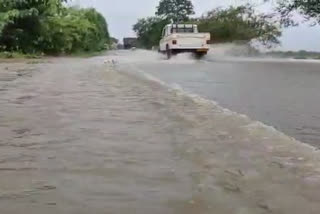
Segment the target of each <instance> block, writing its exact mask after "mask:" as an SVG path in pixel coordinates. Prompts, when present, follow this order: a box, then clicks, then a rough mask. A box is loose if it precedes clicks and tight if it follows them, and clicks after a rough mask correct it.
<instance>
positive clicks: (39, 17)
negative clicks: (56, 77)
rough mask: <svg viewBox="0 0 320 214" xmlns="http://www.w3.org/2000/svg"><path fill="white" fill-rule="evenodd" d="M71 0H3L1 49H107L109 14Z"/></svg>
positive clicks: (46, 51) (57, 51)
mask: <svg viewBox="0 0 320 214" xmlns="http://www.w3.org/2000/svg"><path fill="white" fill-rule="evenodd" d="M66 2H67V0H0V51H2V52H3V51H8V52H20V53H24V54H39V53H44V54H50V55H51V54H54V55H55V54H70V53H75V52H91V51H100V50H103V49H106V48H107V46H108V45H109V43H110V36H109V32H108V26H107V22H106V20H105V18H104V17H103V16H102V15H101V14H100V13H98V12H97V11H96V10H95V9H80V8H75V7H67V6H66V5H65V3H66Z"/></svg>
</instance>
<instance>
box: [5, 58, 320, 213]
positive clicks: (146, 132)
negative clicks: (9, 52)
mask: <svg viewBox="0 0 320 214" xmlns="http://www.w3.org/2000/svg"><path fill="white" fill-rule="evenodd" d="M113 59H116V60H117V63H116V64H113V63H112V60H113ZM146 59H148V56H147V55H146ZM137 66H138V67H137ZM139 66H143V65H142V64H140V62H138V61H137V60H136V58H135V56H129V55H127V56H124V57H123V55H122V53H121V54H120V53H110V54H109V56H106V57H97V58H92V59H67V58H66V59H63V58H62V59H50V60H48V61H47V62H42V63H41V62H40V63H27V64H26V63H15V64H11V63H1V64H0V136H1V139H0V212H1V214H16V213H32V214H42V213H48V214H51V213H52V214H55V213H63V214H64V213H65V214H66V213H77V214H87V213H96V214H99V213H101V214H105V213H110V214H123V213H137V214H141V213H153V214H163V213H166V214H179V213H181V214H195V213H197V214H199V213H201V214H206V213H208V214H209V213H210V214H211V213H230V214H242V213H244V214H256V213H258V214H260V213H261V214H265V213H279V214H282V213H283V214H301V213H308V214H318V213H319V211H320V203H319V202H320V192H319V191H318V189H319V187H320V158H319V153H318V151H316V150H315V149H314V148H312V147H309V146H307V145H304V144H301V143H299V142H297V141H295V140H294V139H292V138H290V137H287V136H285V135H284V134H282V133H280V132H278V131H276V130H274V129H273V128H271V127H267V126H265V125H263V124H262V123H259V122H254V121H252V120H250V119H249V118H247V117H245V116H243V115H238V114H236V113H232V112H230V111H228V110H226V109H223V108H221V107H220V106H218V105H216V104H214V103H211V102H208V101H206V100H204V99H201V98H199V97H193V96H189V95H187V94H185V93H184V92H183V91H181V90H176V89H172V88H168V87H165V85H164V84H161V83H160V82H158V81H156V80H152V77H150V76H149V77H148V76H146V75H142V76H144V77H142V76H140V75H138V73H139V72H137V71H138V70H139V69H138V68H139ZM191 66H193V65H191V64H190V67H191ZM153 71H154V70H153ZM150 72H152V71H150ZM140 74H141V73H140Z"/></svg>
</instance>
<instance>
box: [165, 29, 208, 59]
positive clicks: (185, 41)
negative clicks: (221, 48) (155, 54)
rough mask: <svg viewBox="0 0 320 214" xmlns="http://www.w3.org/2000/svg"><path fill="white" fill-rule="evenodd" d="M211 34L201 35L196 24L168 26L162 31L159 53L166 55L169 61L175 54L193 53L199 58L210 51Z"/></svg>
mask: <svg viewBox="0 0 320 214" xmlns="http://www.w3.org/2000/svg"><path fill="white" fill-rule="evenodd" d="M210 40H211V38H210V33H199V32H198V26H197V25H194V24H168V25H166V26H165V28H164V29H163V31H162V39H161V40H160V45H159V51H160V52H161V53H166V54H167V57H168V59H170V58H171V56H172V55H173V54H178V53H184V52H191V53H194V54H195V55H196V56H197V57H202V56H204V55H206V54H207V53H208V51H209V43H210Z"/></svg>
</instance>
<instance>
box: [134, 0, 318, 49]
mask: <svg viewBox="0 0 320 214" xmlns="http://www.w3.org/2000/svg"><path fill="white" fill-rule="evenodd" d="M266 1H268V0H266ZM276 10H277V11H276V12H274V13H271V14H265V13H261V12H257V11H256V10H255V9H254V6H252V5H250V4H246V5H243V6H238V7H234V6H230V7H228V8H215V9H212V10H211V11H209V12H207V13H206V14H203V15H202V16H201V17H196V18H195V17H191V16H192V15H194V14H195V11H194V6H193V4H192V1H191V0H160V3H159V5H158V7H157V8H156V13H155V16H153V17H146V18H141V19H139V20H138V22H137V23H136V24H135V25H134V26H133V30H134V31H135V32H136V34H137V37H138V42H139V44H140V46H141V47H144V48H151V47H154V46H157V45H158V43H159V40H160V39H161V31H162V29H163V28H164V26H165V25H166V24H169V23H171V22H178V23H188V22H190V23H195V24H198V27H199V30H200V32H209V33H210V34H211V38H212V41H211V42H212V43H224V42H233V41H241V42H243V43H250V42H251V41H257V42H260V43H261V44H263V45H264V46H266V47H272V46H275V45H278V44H279V43H280V41H279V37H280V36H281V35H282V27H289V26H294V25H296V24H297V23H296V22H295V20H294V19H293V15H292V14H293V13H294V12H299V13H301V14H302V15H303V16H304V17H305V18H306V19H310V20H313V21H314V22H313V23H314V24H319V23H320V1H319V0H292V1H291V0H289V1H283V2H280V3H279V6H278V8H277V9H276Z"/></svg>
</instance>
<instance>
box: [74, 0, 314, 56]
mask: <svg viewBox="0 0 320 214" xmlns="http://www.w3.org/2000/svg"><path fill="white" fill-rule="evenodd" d="M73 2H75V3H77V4H80V5H81V6H84V7H95V8H96V9H97V10H98V11H99V12H101V13H102V14H103V15H104V16H105V17H106V19H107V21H108V24H109V30H110V33H111V35H112V36H114V37H116V38H118V39H122V38H123V37H126V36H134V32H133V31H132V25H133V24H135V23H136V21H137V19H138V18H142V17H146V16H152V15H154V13H155V8H156V6H157V5H158V3H159V0H73ZM246 2H251V3H254V4H256V5H262V2H263V0H193V3H194V6H195V10H196V14H197V15H201V14H202V13H204V12H206V11H208V10H210V9H212V8H215V7H219V6H222V7H223V6H227V5H239V4H243V3H246ZM272 6H274V5H273V4H272V3H271V5H262V6H260V10H269V9H270V8H271V7H272ZM281 41H282V47H281V49H284V50H301V49H305V50H315V51H320V27H309V26H307V25H302V26H299V27H295V28H291V29H286V30H284V32H283V36H282V38H281Z"/></svg>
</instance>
